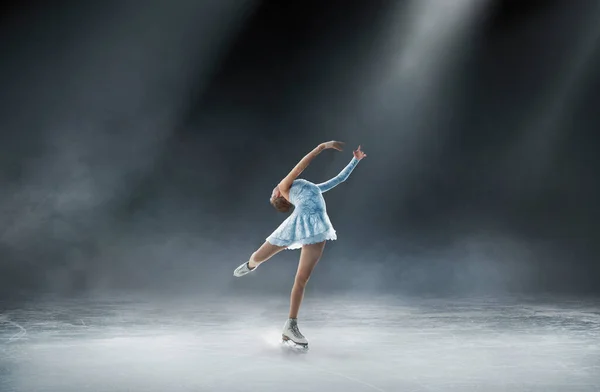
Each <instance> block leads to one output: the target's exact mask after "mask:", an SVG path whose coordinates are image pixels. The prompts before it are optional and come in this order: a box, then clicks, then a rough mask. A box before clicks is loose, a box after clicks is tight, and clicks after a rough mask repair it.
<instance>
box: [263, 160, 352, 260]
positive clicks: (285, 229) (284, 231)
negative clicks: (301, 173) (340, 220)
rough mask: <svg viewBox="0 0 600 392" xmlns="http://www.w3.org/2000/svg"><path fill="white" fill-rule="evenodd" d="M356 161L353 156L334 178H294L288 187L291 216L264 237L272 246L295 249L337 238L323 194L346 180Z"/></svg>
mask: <svg viewBox="0 0 600 392" xmlns="http://www.w3.org/2000/svg"><path fill="white" fill-rule="evenodd" d="M357 164H358V160H357V159H356V158H352V160H351V161H350V163H349V164H348V165H347V166H346V167H345V168H344V170H342V171H341V172H340V174H338V175H337V176H335V177H334V178H332V179H331V180H329V181H327V182H323V183H321V184H313V183H312V182H310V181H307V180H303V179H297V180H295V181H294V182H293V183H292V187H291V188H290V202H291V203H292V204H293V205H294V206H295V208H294V211H293V212H292V213H291V215H290V216H289V217H288V218H287V219H286V220H284V221H283V223H281V225H280V226H279V227H278V228H277V229H276V230H275V231H274V232H273V233H272V234H271V235H270V236H268V237H267V241H268V242H269V243H271V244H273V245H277V246H285V247H286V248H287V249H298V248H301V247H302V245H308V244H316V243H319V242H322V241H326V240H336V239H337V235H336V233H335V229H334V228H333V225H332V224H331V221H330V220H329V216H327V208H326V206H325V199H324V198H323V193H325V192H327V191H328V190H330V189H332V188H334V187H335V186H337V185H338V184H340V183H342V182H344V181H346V179H347V178H348V176H350V173H352V170H354V168H355V167H356V165H357Z"/></svg>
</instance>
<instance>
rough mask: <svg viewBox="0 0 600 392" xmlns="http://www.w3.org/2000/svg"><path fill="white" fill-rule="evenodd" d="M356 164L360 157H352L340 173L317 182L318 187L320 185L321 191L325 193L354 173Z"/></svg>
mask: <svg viewBox="0 0 600 392" xmlns="http://www.w3.org/2000/svg"><path fill="white" fill-rule="evenodd" d="M356 165H358V159H356V158H352V160H351V161H350V163H349V164H348V165H346V167H345V168H344V170H342V171H341V172H340V174H338V175H337V176H335V177H333V178H332V179H331V180H329V181H325V182H323V183H320V184H317V187H319V190H320V191H321V193H325V192H327V191H328V190H330V189H332V188H335V187H336V186H337V185H338V184H341V183H342V182H344V181H346V179H347V178H348V176H350V173H352V170H354V168H355V167H356Z"/></svg>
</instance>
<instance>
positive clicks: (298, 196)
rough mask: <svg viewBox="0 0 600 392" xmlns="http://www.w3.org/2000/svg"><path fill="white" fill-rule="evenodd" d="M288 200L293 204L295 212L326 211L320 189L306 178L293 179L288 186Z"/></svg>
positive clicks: (313, 212) (317, 212)
mask: <svg viewBox="0 0 600 392" xmlns="http://www.w3.org/2000/svg"><path fill="white" fill-rule="evenodd" d="M290 201H291V202H292V204H293V205H294V206H295V209H294V212H295V213H296V212H297V213H303V214H320V213H323V212H326V211H327V208H326V206H325V199H324V198H323V195H322V194H321V190H320V189H319V187H318V186H317V185H315V184H313V183H312V182H310V181H307V180H303V179H297V180H295V181H294V183H293V184H292V187H291V188H290Z"/></svg>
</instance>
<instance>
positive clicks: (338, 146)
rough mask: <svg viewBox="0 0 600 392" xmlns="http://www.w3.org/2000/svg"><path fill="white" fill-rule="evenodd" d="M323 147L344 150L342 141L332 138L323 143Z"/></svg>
mask: <svg viewBox="0 0 600 392" xmlns="http://www.w3.org/2000/svg"><path fill="white" fill-rule="evenodd" d="M323 144H324V145H325V148H333V149H334V150H338V151H343V150H344V144H345V143H344V142H337V141H335V140H332V141H330V142H326V143H323Z"/></svg>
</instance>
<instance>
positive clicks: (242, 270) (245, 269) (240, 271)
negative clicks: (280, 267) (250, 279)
mask: <svg viewBox="0 0 600 392" xmlns="http://www.w3.org/2000/svg"><path fill="white" fill-rule="evenodd" d="M257 267H258V265H257V266H256V267H254V268H252V269H250V267H249V266H248V262H247V261H246V262H245V263H244V264H242V265H240V266H239V267H237V268H236V269H235V271H233V276H236V277H238V278H239V277H240V276H244V275H246V274H249V273H250V272H252V271H254V270H255V269H256V268H257Z"/></svg>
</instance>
